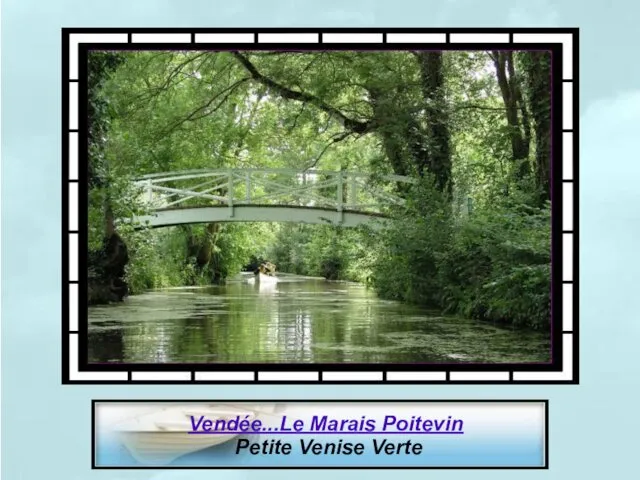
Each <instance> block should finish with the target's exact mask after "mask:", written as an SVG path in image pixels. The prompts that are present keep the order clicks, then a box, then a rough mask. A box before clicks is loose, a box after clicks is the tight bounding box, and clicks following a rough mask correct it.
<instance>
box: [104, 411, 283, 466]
mask: <svg viewBox="0 0 640 480" xmlns="http://www.w3.org/2000/svg"><path fill="white" fill-rule="evenodd" d="M274 411H275V405H260V406H257V405H256V406H255V407H253V406H251V405H209V406H204V405H203V406H197V405H188V404H186V405H181V406H176V407H167V408H163V409H161V410H158V411H156V412H153V413H147V414H144V415H141V416H138V417H134V418H131V419H129V420H127V421H125V422H123V423H121V424H118V425H116V426H115V428H114V431H115V432H116V433H117V434H118V436H119V438H120V440H121V441H122V443H123V444H124V446H125V447H126V448H127V450H128V451H129V452H130V453H131V455H132V456H133V457H134V458H135V459H136V460H137V461H138V462H140V463H141V464H143V465H166V464H168V463H171V462H172V461H174V460H175V459H177V458H178V457H181V456H182V455H186V454H188V453H192V452H197V451H199V450H203V449H205V448H209V447H213V446H215V445H219V444H222V443H224V442H227V441H229V440H231V439H233V438H235V437H237V436H238V435H239V433H212V434H208V433H207V434H202V435H197V434H193V433H189V432H191V431H192V430H193V424H192V422H191V416H194V417H195V418H196V419H197V418H199V417H200V416H204V417H206V418H207V419H208V420H212V421H214V422H215V421H216V420H218V419H225V420H231V419H232V418H235V417H236V416H237V415H240V418H241V419H247V420H249V421H253V420H255V419H257V418H261V417H264V415H273V413H274Z"/></svg>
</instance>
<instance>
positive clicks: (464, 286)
mask: <svg viewBox="0 0 640 480" xmlns="http://www.w3.org/2000/svg"><path fill="white" fill-rule="evenodd" d="M411 199H412V202H411V203H410V205H409V208H408V210H407V211H406V212H404V215H403V216H401V217H400V220H398V221H396V222H394V224H393V226H392V227H391V228H390V229H389V230H388V231H387V232H386V233H385V235H384V237H383V238H384V243H383V244H381V245H380V246H379V249H380V251H381V252H382V253H381V255H380V256H379V257H378V260H377V262H376V263H375V264H374V267H373V271H374V277H373V278H374V282H373V284H374V287H375V288H376V290H377V291H378V292H379V293H380V295H382V296H384V297H387V298H394V299H399V300H405V301H410V302H416V303H422V304H427V305H430V306H432V307H437V308H441V309H443V310H444V311H445V312H452V313H459V314H462V315H465V316H467V317H473V318H479V319H483V320H491V321H497V322H506V323H509V324H512V325H515V326H527V327H533V328H544V327H548V325H549V322H550V290H551V258H550V252H551V220H550V205H547V206H545V207H544V208H535V207H530V206H527V204H524V203H518V202H515V201H514V200H513V199H512V198H510V197H505V198H503V199H502V200H501V201H496V202H495V203H494V204H493V205H492V207H491V208H487V209H480V210H476V211H475V212H474V214H473V215H472V216H471V217H470V218H468V219H464V220H462V219H460V218H456V217H454V216H453V215H452V214H451V213H450V209H449V208H448V206H447V204H446V202H444V201H442V198H441V195H440V194H439V193H438V192H437V191H435V190H434V189H432V188H429V187H428V185H424V184H423V185H421V186H420V187H419V188H418V189H417V190H415V191H413V192H412V194H411ZM411 219H417V221H414V222H411Z"/></svg>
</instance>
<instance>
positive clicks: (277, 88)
mask: <svg viewBox="0 0 640 480" xmlns="http://www.w3.org/2000/svg"><path fill="white" fill-rule="evenodd" d="M233 55H234V56H235V58H237V59H238V61H239V62H240V63H241V64H242V66H243V67H244V68H245V69H246V70H247V71H248V72H249V74H250V75H251V78H253V79H254V80H255V81H257V82H259V83H261V84H262V85H264V86H265V87H267V88H269V89H270V90H272V91H274V92H276V93H277V94H278V95H279V96H280V97H282V98H284V99H287V100H296V101H298V102H304V103H309V104H311V105H314V106H315V107H317V108H319V109H320V110H323V111H324V112H326V113H328V114H329V115H330V116H331V117H333V118H335V119H337V120H338V121H339V122H340V123H341V124H342V126H343V127H344V128H345V129H347V130H349V131H350V132H352V133H358V134H362V133H366V132H368V131H370V130H371V129H372V128H373V125H372V122H371V121H368V122H362V121H359V120H354V119H352V118H349V117H347V116H346V115H345V114H344V113H342V112H341V111H340V110H338V109H337V108H335V107H332V106H331V105H329V104H327V103H326V102H324V101H322V100H321V99H320V98H318V97H316V96H314V95H311V94H309V93H306V92H299V91H296V90H291V89H290V88H288V87H286V86H284V85H282V84H280V83H278V82H276V81H275V80H273V79H271V78H269V77H266V76H265V75H263V74H262V73H260V71H259V70H258V69H257V68H256V66H255V65H254V64H253V63H251V61H250V60H249V59H248V58H247V57H245V56H244V55H242V54H241V53H239V52H233Z"/></svg>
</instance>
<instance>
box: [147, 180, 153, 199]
mask: <svg viewBox="0 0 640 480" xmlns="http://www.w3.org/2000/svg"><path fill="white" fill-rule="evenodd" d="M147 200H148V201H149V204H152V203H153V183H151V179H149V180H147Z"/></svg>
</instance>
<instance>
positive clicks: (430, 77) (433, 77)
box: [413, 52, 453, 197]
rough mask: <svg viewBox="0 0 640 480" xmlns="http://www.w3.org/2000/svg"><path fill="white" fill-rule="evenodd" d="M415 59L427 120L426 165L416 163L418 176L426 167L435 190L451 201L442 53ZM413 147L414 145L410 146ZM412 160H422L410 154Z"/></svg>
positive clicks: (421, 54)
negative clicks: (417, 65) (418, 66)
mask: <svg viewBox="0 0 640 480" xmlns="http://www.w3.org/2000/svg"><path fill="white" fill-rule="evenodd" d="M418 58H419V63H420V73H421V77H422V79H421V80H422V94H423V96H424V102H425V110H426V117H427V141H426V150H427V152H428V157H427V158H426V160H427V161H428V164H427V165H425V164H423V163H420V164H419V165H418V173H419V174H420V175H422V174H423V172H424V169H425V167H426V169H427V170H428V171H430V172H431V173H432V174H433V175H434V176H435V181H436V186H437V188H438V190H440V191H441V192H444V193H446V194H447V196H448V197H451V194H452V192H453V182H452V178H451V169H452V165H451V145H450V139H451V136H450V132H449V118H448V115H447V105H446V99H445V90H444V68H443V62H442V52H420V53H418ZM413 146H414V147H415V146H418V145H415V144H413ZM414 157H417V158H416V160H418V161H419V162H420V160H421V158H422V157H423V156H422V155H418V152H415V151H414Z"/></svg>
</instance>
